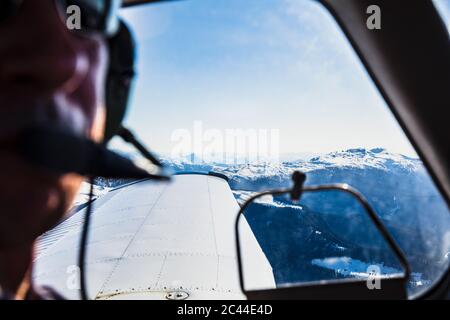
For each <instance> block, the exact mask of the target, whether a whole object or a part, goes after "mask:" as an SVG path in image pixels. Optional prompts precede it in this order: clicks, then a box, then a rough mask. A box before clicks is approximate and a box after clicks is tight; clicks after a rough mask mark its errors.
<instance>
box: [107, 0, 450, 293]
mask: <svg viewBox="0 0 450 320" xmlns="http://www.w3.org/2000/svg"><path fill="white" fill-rule="evenodd" d="M436 2H439V1H436ZM441 2H442V3H441V4H442V5H443V7H446V8H447V9H448V2H447V1H441ZM122 15H123V17H124V19H125V20H126V21H127V22H128V24H129V25H130V26H131V27H132V28H133V30H134V32H135V36H136V38H137V41H138V79H137V82H136V85H135V88H134V96H133V99H132V104H131V108H130V112H129V114H128V117H127V126H128V127H130V128H133V130H134V131H135V132H136V133H137V134H138V136H139V137H140V138H141V139H142V140H143V141H144V142H145V143H146V144H147V145H148V146H149V147H150V148H151V149H152V150H154V151H156V152H157V153H159V155H160V157H161V159H162V160H163V162H164V163H165V164H166V165H167V166H169V167H170V168H172V169H173V170H175V171H176V172H191V171H200V172H210V171H214V172H218V173H222V174H224V175H226V176H227V177H228V178H229V185H230V187H231V189H232V191H233V193H234V195H235V198H236V200H237V201H238V202H240V203H242V201H244V200H245V199H247V198H248V197H249V196H250V195H251V194H253V193H254V192H256V191H258V190H267V189H272V188H278V187H286V186H289V185H290V181H291V180H290V175H291V173H292V172H293V171H294V170H301V171H303V172H305V173H306V174H307V181H306V183H307V184H310V185H311V184H323V183H337V182H345V183H348V184H350V185H352V186H353V187H355V188H357V189H358V190H360V191H361V192H362V193H363V194H364V195H365V196H366V198H367V199H368V200H369V202H370V203H371V205H372V206H373V207H374V209H375V210H376V212H377V213H378V214H379V216H380V217H381V219H382V220H383V222H384V223H385V224H386V225H387V227H388V229H389V230H390V231H391V232H392V234H393V236H394V238H395V239H396V240H397V241H398V243H399V244H400V246H401V248H402V249H403V251H404V252H405V253H406V255H407V257H408V260H409V263H410V265H411V267H412V272H413V274H412V278H411V279H410V281H409V283H408V290H409V293H410V294H411V295H413V294H417V293H420V292H423V291H424V290H426V289H427V288H428V287H429V286H430V285H431V284H432V283H433V282H435V281H436V280H437V279H438V278H439V277H440V276H441V275H442V274H443V272H444V271H445V270H446V269H447V267H448V264H449V259H450V213H449V210H448V207H447V206H446V204H445V203H444V201H443V200H442V198H441V196H440V194H439V192H438V191H437V189H436V187H435V185H434V183H433V182H432V180H431V179H430V176H429V174H428V173H427V171H426V170H425V168H424V165H423V163H422V162H421V160H420V159H419V158H418V156H417V154H416V153H415V151H414V150H413V148H412V147H411V144H410V143H409V142H408V140H407V139H406V137H405V135H404V134H403V132H402V130H401V128H400V127H399V126H398V124H397V123H396V121H395V119H394V117H393V116H392V114H391V113H390V111H389V109H388V107H387V106H386V103H385V102H384V100H383V99H382V97H381V96H380V94H379V92H378V91H377V89H376V88H375V86H374V84H373V82H372V81H371V79H370V77H369V76H368V74H367V72H366V71H365V69H364V67H363V66H362V64H361V62H360V61H359V59H358V57H357V56H356V54H355V52H354V51H353V49H352V48H351V46H350V44H349V42H348V40H347V39H346V38H345V36H344V34H343V33H342V31H341V30H340V28H339V27H338V25H337V24H336V22H335V21H334V19H333V18H332V16H331V15H330V14H329V13H328V12H327V11H326V10H325V8H323V7H322V6H321V5H320V4H319V3H317V2H315V1H308V0H284V1H278V0H248V1H240V0H204V1H180V2H173V3H165V4H160V5H147V6H141V7H139V8H138V9H124V10H123V11H122ZM111 147H112V148H114V149H116V150H120V152H124V153H126V154H127V155H129V156H130V157H136V156H137V155H136V153H134V151H132V149H130V148H129V147H127V146H126V145H124V144H122V143H121V142H120V141H118V140H114V141H113V142H112V144H111ZM314 199H320V198H317V197H316V198H314V197H311V198H310V199H309V201H310V205H311V206H312V207H313V206H315V205H316V206H317V205H319V207H320V206H321V205H323V203H322V202H323V201H326V205H327V206H328V207H333V206H335V207H336V208H337V209H336V210H335V211H333V212H331V213H333V214H334V213H336V212H341V211H342V210H343V209H342V202H339V201H338V200H339V199H338V198H335V197H329V198H327V199H321V200H320V201H319V200H316V201H315V200H314ZM269 204H271V205H273V206H277V205H278V204H277V202H276V201H272V202H270V203H269ZM322 209H323V208H322ZM322 209H320V208H319V209H317V210H316V211H317V212H323V210H322ZM321 210H322V211H321ZM333 214H330V215H328V216H322V218H321V219H315V220H308V229H305V225H304V224H303V225H302V223H303V222H302V220H296V221H295V223H296V226H297V227H299V228H303V231H304V232H306V231H305V230H309V231H310V232H311V237H309V238H308V241H309V242H307V243H306V244H305V242H301V241H302V239H303V238H302V237H304V236H305V234H304V233H302V232H300V233H297V236H298V237H297V238H295V233H293V234H294V238H292V239H290V240H289V241H288V242H287V243H291V244H292V246H291V247H289V245H285V246H283V248H282V249H281V251H280V252H279V255H278V256H277V255H273V253H274V252H273V246H270V245H269V244H270V241H269V240H270V239H269V238H268V237H269V236H270V234H266V235H265V234H264V233H261V232H260V230H259V229H258V228H259V227H260V226H259V225H258V224H256V223H254V224H253V225H252V220H251V219H250V220H249V223H250V226H251V227H252V229H253V230H256V232H255V233H257V234H258V235H260V236H258V241H259V243H260V245H261V247H262V249H263V251H264V252H265V254H266V255H267V256H268V257H269V260H270V262H271V264H272V267H273V268H274V272H275V274H278V275H279V277H278V279H282V281H283V282H284V283H285V282H294V281H298V280H299V279H300V278H299V276H298V275H299V273H298V270H299V269H298V267H299V266H301V265H308V266H314V268H315V270H316V271H317V270H320V272H316V273H314V274H312V273H309V274H308V273H304V274H303V276H302V277H301V279H300V280H301V281H311V280H320V279H319V278H320V276H321V275H322V276H324V277H323V279H328V278H330V277H332V278H336V279H338V278H341V277H343V276H345V277H355V274H361V272H362V273H364V272H363V271H364V270H362V269H361V268H362V267H363V266H367V265H374V264H379V265H381V266H382V269H383V268H384V269H383V270H388V271H389V270H390V271H392V272H394V273H395V272H398V271H399V267H398V265H397V264H396V262H393V259H392V257H388V256H389V254H385V255H384V257H386V258H385V260H383V259H384V258H382V257H383V256H382V255H376V254H375V256H376V259H375V258H371V257H373V256H374V255H373V254H374V251H371V254H372V256H371V255H363V254H361V252H358V251H357V250H356V249H355V246H356V245H360V246H361V247H364V248H365V247H370V248H372V249H373V247H374V246H375V247H376V245H377V243H379V242H376V241H375V242H372V243H366V242H367V241H368V240H367V239H366V238H364V237H365V236H367V234H365V232H364V230H365V228H366V225H365V224H363V223H355V221H353V223H352V224H351V228H350V229H349V227H348V226H347V228H345V227H344V226H345V219H344V218H345V217H343V216H341V217H340V220H339V219H336V215H333ZM327 219H328V220H330V221H331V220H332V221H331V222H330V221H328V222H327V221H326V220H327ZM343 219H344V220H343ZM272 222H273V225H272V226H271V228H272V229H271V230H272V231H283V230H287V228H288V227H289V228H292V226H293V225H292V224H291V223H292V221H291V220H285V221H281V220H280V221H272ZM264 226H265V228H267V224H265V225H264ZM274 228H277V230H275V229H274ZM298 243H303V244H305V245H306V247H305V246H304V247H302V252H305V254H304V255H302V256H292V255H289V253H292V252H294V251H293V250H295V248H297V247H298ZM319 247H320V254H318V252H319V251H318V250H319V249H318V248H319ZM283 250H284V251H283ZM327 250H328V251H327ZM355 250H356V251H355ZM383 250H387V249H386V248H385V247H384V246H383V245H381V244H380V246H379V247H378V252H382V251H383ZM355 252H358V253H357V254H356V255H355V254H354V253H355ZM383 252H384V251H383ZM283 254H284V256H283V257H282V258H283V259H287V260H284V262H288V263H290V264H291V265H292V266H293V267H292V268H288V269H286V268H283V269H282V270H281V269H278V267H277V266H279V265H280V262H279V261H280V260H278V261H274V259H281V258H280V257H281V256H282V255H283ZM277 257H278V258H277ZM289 257H291V258H289ZM355 257H357V258H355ZM300 258H301V259H300ZM289 259H291V260H289ZM330 259H334V260H330ZM336 259H337V260H336ZM352 259H353V260H352ZM343 265H345V268H346V269H345V271H343V270H342V266H343ZM360 269H361V270H360Z"/></svg>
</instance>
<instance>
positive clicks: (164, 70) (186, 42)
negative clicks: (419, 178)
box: [114, 0, 415, 155]
mask: <svg viewBox="0 0 450 320" xmlns="http://www.w3.org/2000/svg"><path fill="white" fill-rule="evenodd" d="M123 16H124V17H125V19H126V21H128V22H129V24H130V25H131V26H132V28H133V30H134V31H135V35H136V38H137V40H138V44H139V46H138V79H137V82H136V85H135V88H134V94H133V99H132V103H131V106H132V107H131V109H130V112H129V113H128V117H127V124H128V125H129V126H130V127H132V128H133V129H134V130H135V131H136V132H137V133H138V134H139V136H140V137H141V138H142V139H143V140H144V141H145V142H146V144H148V145H149V146H150V147H151V148H152V149H153V150H155V151H157V152H160V153H170V152H171V150H172V149H173V147H174V142H173V141H171V136H172V134H173V132H174V130H176V129H187V130H193V126H194V122H195V121H197V120H198V121H202V124H203V127H204V128H205V129H217V130H219V131H220V130H222V131H225V130H226V129H235V128H240V129H249V128H252V129H278V130H279V132H280V146H279V149H280V152H281V153H303V152H313V153H322V152H329V151H334V150H340V149H346V148H353V147H366V148H373V147H385V148H387V149H389V150H391V151H394V152H399V153H404V154H408V155H414V154H415V153H414V151H413V150H412V148H411V146H410V144H409V142H408V141H407V140H406V138H405V136H404V134H403V133H402V132H401V129H400V128H399V126H398V125H397V123H396V121H395V119H394V118H393V116H392V114H391V113H390V111H389V110H388V108H387V106H386V104H385V103H384V101H383V100H382V98H381V97H380V95H379V93H378V91H377V90H376V88H375V87H374V85H373V83H372V81H371V80H370V79H369V78H368V75H367V74H366V72H365V71H364V69H363V67H362V65H361V63H360V61H359V60H358V58H357V57H356V55H355V54H354V52H353V50H352V49H351V47H350V45H349V43H348V41H347V40H346V39H345V37H344V35H343V34H342V32H341V31H340V30H339V28H338V26H337V25H336V23H335V22H334V20H333V19H332V18H331V16H330V15H329V14H328V13H327V12H326V11H325V9H324V8H322V7H321V5H320V4H318V3H316V2H314V1H309V0H246V1H242V0H190V1H180V2H174V3H169V4H160V5H147V6H143V7H139V9H125V10H124V11H123ZM114 144H115V146H116V147H120V146H119V144H118V143H117V142H114Z"/></svg>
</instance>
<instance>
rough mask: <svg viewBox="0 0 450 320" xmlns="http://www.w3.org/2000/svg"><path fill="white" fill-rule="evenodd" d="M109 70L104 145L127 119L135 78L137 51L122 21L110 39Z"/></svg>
mask: <svg viewBox="0 0 450 320" xmlns="http://www.w3.org/2000/svg"><path fill="white" fill-rule="evenodd" d="M109 56H110V57H109V59H110V62H109V70H108V74H107V79H106V92H105V93H106V126H105V136H104V143H107V142H108V141H109V140H110V139H111V138H113V137H114V135H115V134H117V132H118V130H119V129H120V127H121V124H122V121H123V120H124V118H125V114H126V110H127V107H128V102H129V96H130V91H131V88H132V84H133V79H134V76H135V60H136V50H135V42H134V39H133V35H132V33H131V31H130V29H129V27H128V26H127V25H126V24H125V23H124V22H123V21H120V26H119V30H118V32H117V34H116V35H115V36H114V37H112V38H111V39H109Z"/></svg>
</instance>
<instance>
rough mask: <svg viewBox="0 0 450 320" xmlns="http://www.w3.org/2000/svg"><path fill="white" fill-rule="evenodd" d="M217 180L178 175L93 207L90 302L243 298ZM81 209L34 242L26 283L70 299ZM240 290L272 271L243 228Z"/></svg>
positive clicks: (230, 206) (232, 204)
mask: <svg viewBox="0 0 450 320" xmlns="http://www.w3.org/2000/svg"><path fill="white" fill-rule="evenodd" d="M238 209H239V207H238V204H237V202H236V200H235V199H234V197H233V195H232V192H231V190H230V187H229V186H228V183H227V181H226V180H225V179H223V178H220V177H217V176H211V175H200V174H195V175H178V176H175V177H174V179H173V182H171V183H166V184H163V183H155V182H151V181H142V182H137V183H134V184H131V185H127V186H124V187H122V188H118V189H116V190H113V191H110V192H109V193H107V194H106V195H104V196H102V197H100V198H99V199H97V200H96V201H95V202H94V203H93V215H92V224H91V228H90V233H89V241H88V247H87V252H88V257H87V266H86V275H87V284H88V293H89V297H90V298H91V299H167V298H169V299H170V298H187V297H188V298H189V299H243V298H245V296H244V295H243V294H242V293H241V291H240V288H239V282H238V271H237V262H236V250H235V232H234V221H235V217H236V214H237V212H238ZM83 217H84V210H82V211H79V212H78V213H76V214H74V215H73V216H71V217H70V218H68V219H67V220H65V221H64V222H63V223H61V224H60V225H59V226H57V227H56V228H55V229H53V230H51V231H50V232H47V233H46V234H44V235H43V236H42V237H41V238H40V239H39V242H38V247H37V257H36V264H35V269H34V271H33V278H34V281H35V282H36V283H37V284H38V285H48V286H51V287H53V288H54V289H56V290H57V291H58V292H60V293H61V294H62V295H64V296H65V297H67V298H68V299H78V298H79V290H78V287H79V285H78V268H77V256H78V247H79V239H80V232H81V227H82V221H83ZM240 235H241V238H242V240H241V241H242V246H243V252H245V253H246V257H245V263H244V271H245V275H246V284H248V285H249V286H250V287H251V288H273V287H275V281H274V277H273V272H272V268H271V266H270V264H269V262H268V261H267V259H266V257H265V255H264V253H263V252H262V250H261V248H260V246H259V244H258V242H257V240H256V238H255V237H254V235H253V233H252V231H251V229H250V227H249V225H248V224H247V222H246V221H245V219H243V223H242V224H241V225H240Z"/></svg>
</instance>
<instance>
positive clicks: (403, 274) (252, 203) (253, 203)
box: [235, 172, 410, 299]
mask: <svg viewBox="0 0 450 320" xmlns="http://www.w3.org/2000/svg"><path fill="white" fill-rule="evenodd" d="M305 180H306V176H305V174H303V173H301V172H294V174H293V182H294V185H293V187H292V188H290V189H281V190H272V191H267V192H263V193H259V194H255V195H253V196H251V197H250V198H249V199H248V200H247V201H246V202H245V203H244V204H243V205H242V207H241V209H240V211H239V213H238V216H237V218H236V223H235V232H236V249H237V261H238V268H239V281H240V286H241V289H242V291H243V293H244V294H245V295H246V296H247V298H248V299H405V298H406V297H407V294H406V286H407V281H408V279H409V276H410V267H409V265H408V261H407V260H406V258H405V255H404V254H403V252H402V251H401V249H400V248H399V246H398V245H397V244H396V242H395V241H394V239H393V237H392V236H391V234H390V233H389V231H388V230H387V229H386V227H385V226H384V224H383V222H382V221H381V219H380V218H379V217H378V216H377V214H376V213H375V211H374V210H373V208H372V207H371V206H370V204H369V202H368V201H367V200H366V199H365V198H364V196H363V195H362V194H361V193H360V192H359V191H358V190H356V189H354V188H352V187H351V186H349V185H347V184H330V185H319V186H304V182H305ZM243 215H244V216H245V218H246V220H247V222H248V223H249V225H250V226H251V228H252V231H253V233H254V234H255V237H256V239H257V240H258V242H259V244H260V246H261V249H262V250H263V251H264V253H265V255H266V257H267V259H268V260H269V262H270V265H271V266H272V269H273V273H274V278H275V281H276V284H277V285H276V288H256V287H254V288H252V287H247V286H248V283H246V281H245V279H246V278H250V277H251V275H246V274H244V271H245V269H246V268H244V265H245V263H246V259H245V258H246V256H250V254H247V253H246V252H245V250H244V249H245V248H242V247H241V243H240V235H239V224H240V221H242V220H240V219H241V218H242V216H243Z"/></svg>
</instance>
